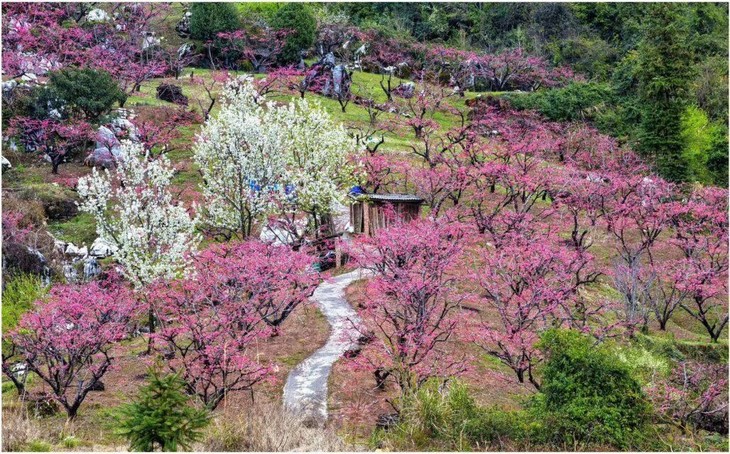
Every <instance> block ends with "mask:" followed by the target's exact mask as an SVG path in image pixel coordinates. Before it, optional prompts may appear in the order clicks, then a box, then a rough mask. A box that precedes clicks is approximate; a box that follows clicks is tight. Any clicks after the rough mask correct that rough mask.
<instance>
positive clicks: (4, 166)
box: [2, 156, 13, 173]
mask: <svg viewBox="0 0 730 454" xmlns="http://www.w3.org/2000/svg"><path fill="white" fill-rule="evenodd" d="M2 158H3V160H2V161H3V162H2V172H3V173H5V171H6V170H10V169H11V168H12V167H13V166H12V164H10V161H8V159H7V158H6V157H5V156H3V157H2Z"/></svg>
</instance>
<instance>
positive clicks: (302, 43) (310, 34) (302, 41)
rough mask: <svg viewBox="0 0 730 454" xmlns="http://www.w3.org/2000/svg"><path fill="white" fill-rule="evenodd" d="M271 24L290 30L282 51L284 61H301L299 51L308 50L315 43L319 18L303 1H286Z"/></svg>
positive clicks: (281, 57) (282, 60)
mask: <svg viewBox="0 0 730 454" xmlns="http://www.w3.org/2000/svg"><path fill="white" fill-rule="evenodd" d="M271 25H272V26H273V27H274V28H276V29H277V30H289V31H290V32H291V34H290V35H288V36H287V37H286V45H285V46H284V49H283V50H282V52H281V56H280V59H281V62H282V63H285V64H286V63H295V62H298V61H299V52H300V51H302V50H307V49H309V47H311V46H312V44H314V38H315V34H316V31H317V20H316V19H315V17H314V15H313V14H312V12H311V11H310V9H309V6H307V5H305V4H303V3H286V4H285V5H284V6H282V7H281V8H279V10H278V11H276V14H275V15H274V18H273V19H272V20H271Z"/></svg>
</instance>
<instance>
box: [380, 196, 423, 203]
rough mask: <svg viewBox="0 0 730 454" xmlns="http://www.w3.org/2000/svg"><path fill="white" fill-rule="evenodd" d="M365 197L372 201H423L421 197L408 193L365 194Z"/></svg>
mask: <svg viewBox="0 0 730 454" xmlns="http://www.w3.org/2000/svg"><path fill="white" fill-rule="evenodd" d="M366 197H367V198H368V199H370V200H372V201H374V202H405V203H423V199H422V198H420V197H418V196H416V195H410V194H367V195H366Z"/></svg>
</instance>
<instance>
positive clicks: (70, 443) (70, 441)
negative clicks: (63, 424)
mask: <svg viewBox="0 0 730 454" xmlns="http://www.w3.org/2000/svg"><path fill="white" fill-rule="evenodd" d="M61 443H62V444H63V447H64V448H68V449H73V448H77V447H79V446H80V445H81V440H79V439H78V438H76V437H74V436H73V435H69V436H67V437H65V438H64V439H63V440H61Z"/></svg>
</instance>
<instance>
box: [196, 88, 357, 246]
mask: <svg viewBox="0 0 730 454" xmlns="http://www.w3.org/2000/svg"><path fill="white" fill-rule="evenodd" d="M260 100H261V99H260V97H259V96H258V94H257V93H256V90H255V88H254V87H253V85H252V84H251V82H250V81H234V82H232V83H230V84H229V85H228V86H226V88H225V89H224V92H223V95H222V102H221V110H220V112H219V113H218V115H217V116H215V117H213V118H211V119H210V120H208V122H207V123H206V125H205V126H204V127H203V129H202V131H201V133H200V134H199V135H198V136H197V139H196V143H195V146H194V156H195V161H196V163H197V164H198V165H199V166H200V169H201V172H202V174H203V180H204V185H203V195H204V198H205V222H206V223H207V224H208V225H209V226H212V227H214V228H215V229H217V230H218V231H220V232H227V236H233V235H235V236H238V237H240V238H244V237H246V236H249V235H250V234H251V231H252V228H253V226H254V224H255V223H256V222H257V221H260V220H262V219H263V218H264V217H265V216H266V215H267V214H272V213H277V214H279V215H282V216H285V217H286V216H292V219H293V217H294V216H295V214H296V213H305V214H307V215H309V218H310V221H311V225H312V227H313V228H314V231H315V233H316V229H317V226H318V222H319V219H320V217H321V216H322V215H323V214H325V213H327V212H328V210H329V208H330V206H331V205H332V203H333V202H334V201H341V200H342V199H343V198H344V196H345V191H343V187H345V186H346V185H347V184H348V183H351V182H352V181H353V180H352V175H353V172H354V170H355V169H354V168H353V167H352V166H350V165H349V164H348V160H347V154H348V152H350V151H351V150H353V149H355V147H354V143H353V141H352V139H350V138H349V137H348V135H347V133H346V131H345V129H344V128H343V127H342V125H339V124H336V123H335V122H334V121H333V120H332V119H331V117H330V116H329V115H327V113H326V112H324V110H322V108H321V106H319V105H318V104H311V103H309V102H307V101H306V100H298V101H295V102H293V103H292V104H290V105H288V106H277V105H276V104H274V103H267V104H262V103H259V102H257V101H260ZM285 224H289V225H292V223H291V222H289V223H286V222H285Z"/></svg>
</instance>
